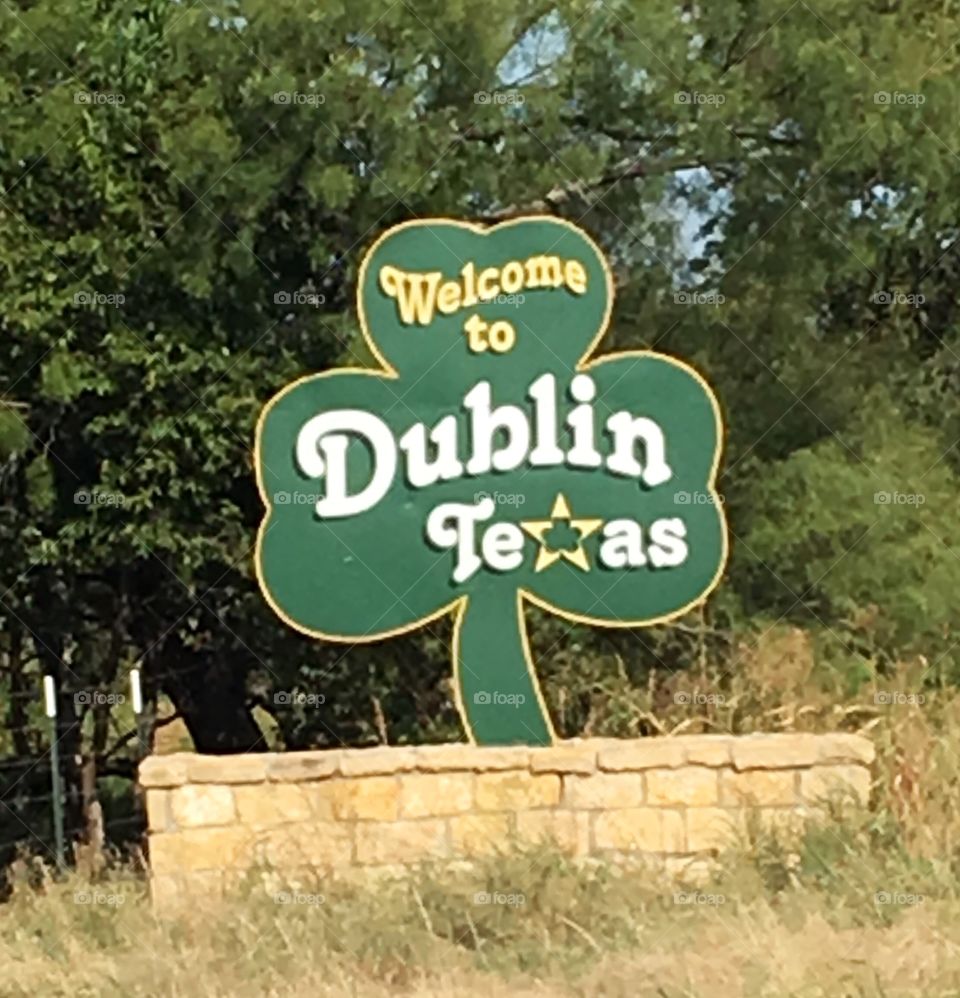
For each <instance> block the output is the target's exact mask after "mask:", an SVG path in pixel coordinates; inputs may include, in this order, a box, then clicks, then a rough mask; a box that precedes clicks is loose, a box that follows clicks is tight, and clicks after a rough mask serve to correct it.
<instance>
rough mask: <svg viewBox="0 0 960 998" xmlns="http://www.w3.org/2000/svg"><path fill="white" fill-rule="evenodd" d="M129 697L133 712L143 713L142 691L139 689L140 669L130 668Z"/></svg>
mask: <svg viewBox="0 0 960 998" xmlns="http://www.w3.org/2000/svg"><path fill="white" fill-rule="evenodd" d="M130 699H131V701H132V703H133V712H134V714H142V713H143V693H142V692H141V690H140V670H139V669H131V670H130Z"/></svg>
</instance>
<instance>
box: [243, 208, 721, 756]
mask: <svg viewBox="0 0 960 998" xmlns="http://www.w3.org/2000/svg"><path fill="white" fill-rule="evenodd" d="M612 304H613V281H612V278H611V275H610V271H609V269H608V267H607V264H606V260H605V259H604V257H603V254H602V253H601V251H600V250H599V248H598V247H597V246H596V244H595V243H594V242H593V241H592V240H591V239H590V238H589V237H588V236H587V235H586V234H585V233H584V232H582V231H581V230H580V229H578V228H576V227H575V226H573V225H571V224H569V223H567V222H564V221H562V220H560V219H556V218H550V217H529V218H521V219H517V220H514V221H510V222H506V223H503V224H501V225H496V226H493V227H492V228H483V227H481V226H478V225H472V224H467V223H465V222H457V221H452V220H446V219H431V220H422V221H421V220H417V221H412V222H407V223H405V224H403V225H399V226H397V227H396V228H393V229H391V230H390V231H388V232H387V233H385V234H384V235H383V236H382V237H381V238H380V239H379V240H377V242H376V243H375V244H374V246H373V247H372V248H371V250H370V251H369V253H368V254H367V256H366V258H365V259H364V261H363V264H362V266H361V268H360V277H359V289H358V292H357V305H358V310H359V317H360V324H361V327H362V329H363V335H364V336H365V337H366V339H367V342H368V343H369V346H370V349H371V350H372V351H373V353H374V355H375V356H376V358H377V360H378V361H379V363H380V369H379V370H365V369H361V368H345V369H343V370H334V371H326V372H324V373H322V374H314V375H310V376H308V377H305V378H302V379H300V380H299V381H296V382H294V383H293V384H291V385H288V386H287V387H286V388H285V389H284V390H283V391H281V392H280V393H279V394H278V395H276V396H275V397H274V398H273V399H271V400H270V402H269V403H268V404H267V406H266V407H265V409H264V410H263V413H262V415H261V417H260V422H259V425H258V427H257V440H256V470H257V479H258V483H259V486H260V492H261V494H262V496H263V501H264V504H265V505H266V508H267V513H266V516H265V518H264V520H263V524H262V525H261V528H260V533H259V536H258V541H257V553H256V567H257V574H258V577H259V579H260V584H261V586H262V588H263V591H264V593H265V595H266V598H267V600H268V601H269V603H270V605H271V606H272V607H273V608H274V609H275V610H276V612H277V613H278V614H279V615H280V616H281V617H282V618H283V619H284V620H285V621H286V622H287V623H288V624H290V625H291V626H292V627H295V628H297V629H298V630H301V631H303V632H305V633H306V634H310V635H314V636H316V637H320V638H324V639H327V640H332V641H344V642H350V643H354V642H360V641H374V640H378V639H381V638H386V637H389V636H391V635H395V634H402V633H403V632H405V631H409V630H411V629H413V628H417V627H426V626H429V625H430V622H431V621H434V620H436V619H437V618H438V617H440V616H442V615H443V614H447V613H452V614H454V615H455V628H454V640H453V648H452V650H451V655H452V658H453V668H454V673H455V678H456V682H455V687H456V690H457V696H458V705H459V708H460V713H461V716H462V717H463V721H464V724H465V726H466V728H467V731H468V732H469V733H470V735H471V737H472V739H473V740H475V741H476V742H479V743H481V744H510V743H527V744H535V745H540V744H546V743H549V742H550V741H551V740H552V737H553V733H552V727H551V724H550V719H549V717H548V715H547V711H546V709H545V707H544V703H543V699H542V697H541V695H540V690H539V687H538V684H537V679H536V674H535V672H534V667H533V663H532V661H531V654H530V647H529V643H528V640H527V632H526V625H525V623H524V605H525V604H526V603H534V604H536V605H538V606H541V607H544V608H546V609H547V610H549V611H551V612H553V613H557V614H560V615H561V616H562V617H565V618H567V619H568V620H571V621H579V622H582V623H587V624H600V625H603V626H607V627H624V626H629V627H637V626H642V625H648V624H654V623H658V622H661V621H665V620H668V619H670V618H671V617H675V616H677V615H678V614H681V613H684V612H685V611H686V610H688V609H689V608H690V607H691V606H693V605H694V604H696V603H698V602H699V601H701V600H703V599H704V597H705V596H706V595H707V594H708V593H709V592H710V591H711V590H712V589H713V587H714V586H715V585H716V583H717V581H718V580H719V577H720V574H721V573H722V571H723V567H724V563H725V560H726V553H727V537H726V526H725V521H724V516H723V509H722V506H721V504H720V502H719V497H718V496H717V493H716V491H715V488H714V480H715V476H716V472H717V463H718V460H719V453H720V446H721V437H722V424H721V418H720V411H719V408H718V406H717V403H716V400H715V398H714V396H713V394H712V392H711V391H710V388H709V386H708V385H707V384H706V382H705V381H704V380H703V378H701V377H700V375H699V374H697V372H696V371H694V370H693V369H691V368H690V367H688V366H687V365H685V364H683V363H681V362H680V361H678V360H674V359H673V358H672V357H667V356H664V355H661V354H657V353H652V352H649V351H634V352H628V353H619V354H610V355H607V356H600V357H594V356H593V351H594V349H595V348H596V346H597V344H598V343H599V341H600V339H601V337H602V336H603V334H604V332H605V331H606V328H607V324H608V321H609V318H610V311H611V307H612Z"/></svg>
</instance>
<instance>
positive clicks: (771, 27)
mask: <svg viewBox="0 0 960 998" xmlns="http://www.w3.org/2000/svg"><path fill="white" fill-rule="evenodd" d="M2 16H3V23H4V32H3V34H2V36H0V52H2V63H0V65H2V67H3V68H2V70H0V73H2V76H0V81H2V83H0V86H2V101H0V150H2V157H0V171H2V187H3V195H2V197H3V200H2V205H3V212H2V215H0V269H2V273H3V281H2V284H0V394H2V396H3V397H4V398H7V399H16V400H17V401H18V402H21V403H23V405H24V406H25V407H24V408H21V407H11V406H10V405H9V404H6V405H4V407H3V408H2V410H0V448H2V454H3V456H2V457H0V461H2V466H0V482H2V490H3V491H2V496H3V505H2V512H0V565H2V566H3V575H2V583H0V630H2V633H3V635H4V639H3V642H2V644H0V669H2V676H3V679H2V682H3V683H4V685H5V686H6V688H8V689H10V688H18V689H19V688H22V687H23V686H24V683H25V682H26V681H27V679H26V677H32V676H33V674H34V672H33V670H35V669H36V668H37V661H36V660H37V659H39V660H40V661H41V663H42V667H43V668H46V669H55V670H58V671H59V672H60V673H61V678H62V680H63V689H64V691H65V692H64V703H63V711H62V712H61V725H62V732H61V733H62V735H63V737H64V739H65V745H66V748H67V752H66V756H67V757H68V758H75V757H78V756H83V755H89V754H90V753H93V755H94V756H97V757H98V758H99V759H100V761H101V763H102V764H103V765H104V766H108V764H110V760H109V759H108V758H107V756H108V755H109V754H110V748H111V745H112V742H111V739H110V738H109V737H105V736H104V731H105V730H107V731H109V724H107V725H106V726H105V724H104V723H103V718H102V717H101V721H100V723H98V724H97V725H94V726H93V728H90V729H89V731H88V726H89V725H90V723H91V722H89V721H86V720H85V717H86V715H87V714H89V713H91V712H92V713H94V714H95V713H96V710H97V709H96V708H93V709H92V711H91V710H90V709H88V708H86V707H84V706H83V705H80V710H79V714H78V715H76V716H74V708H73V706H72V704H73V701H72V693H73V691H76V690H80V689H88V688H97V689H100V688H104V687H106V686H109V685H110V684H115V683H118V682H120V681H121V677H122V674H123V672H124V670H125V668H126V666H127V665H128V664H129V663H130V662H132V661H136V660H141V659H142V660H143V662H144V675H145V677H146V679H147V681H148V683H149V689H148V692H149V695H150V697H151V698H153V697H155V696H156V695H157V693H158V692H161V691H162V692H163V693H165V694H166V695H168V696H169V697H170V698H171V699H172V701H173V702H174V703H175V704H176V706H177V709H178V710H179V712H180V713H181V714H182V715H183V717H184V718H185V720H186V722H187V724H188V725H189V727H190V730H191V733H192V735H193V738H194V740H195V742H196V743H197V745H199V746H201V747H203V748H204V749H205V750H208V751H236V750H243V749H251V748H257V747H259V746H261V745H262V737H261V732H260V730H259V728H258V726H257V724H256V721H255V718H254V715H253V709H254V706H255V705H256V704H257V703H259V704H260V705H262V706H265V707H266V708H267V709H268V710H269V711H270V712H271V713H273V714H274V715H275V716H276V718H277V721H278V724H279V727H280V732H281V735H282V737H283V738H284V739H285V741H286V743H287V744H296V745H303V744H311V743H317V742H319V743H337V742H338V741H340V740H341V739H345V740H348V741H351V742H363V741H365V740H372V739H377V738H383V737H387V738H390V739H391V740H397V739H401V738H450V737H456V736H457V733H458V729H457V724H456V720H455V713H454V712H453V710H452V705H451V701H450V697H449V690H448V689H447V688H446V687H444V686H443V685H442V684H441V677H442V675H443V670H444V665H443V663H444V661H445V659H446V658H447V654H446V653H443V654H440V653H439V648H438V645H439V644H440V643H444V642H446V641H448V640H449V635H448V634H446V633H444V632H440V631H434V633H433V634H428V635H426V636H425V637H424V638H423V639H420V640H414V639H410V640H407V641H405V642H396V643H393V644H391V645H384V646H382V647H380V648H366V649H353V650H349V649H348V650H347V651H346V652H344V650H343V649H338V648H334V647H330V646H325V645H320V644H317V643H314V642H311V641H309V640H308V639H306V638H302V637H300V636H298V635H295V634H292V633H290V632H288V631H286V630H285V629H284V628H283V626H282V625H281V624H280V623H279V622H277V621H275V620H274V619H272V617H271V614H270V612H269V611H268V609H267V608H266V607H265V606H264V605H263V603H262V601H261V599H260V598H259V595H258V594H257V593H256V591H255V588H254V583H253V580H252V573H251V545H252V543H253V538H254V534H255V529H256V524H257V521H258V519H259V517H260V513H261V510H260V508H259V502H258V498H257V496H256V491H255V487H254V482H253V476H252V469H251V462H250V456H249V451H250V446H251V442H252V435H253V426H254V421H255V419H256V415H257V412H258V410H259V408H260V406H261V405H262V403H263V402H264V401H265V400H266V399H267V398H269V397H270V396H271V395H272V394H274V393H275V392H276V390H277V389H279V388H280V387H282V386H283V385H284V384H285V383H287V382H288V381H289V380H291V379H292V378H293V377H295V376H297V375H300V374H303V373H306V372H312V371H319V370H323V369H325V368H327V367H329V366H331V365H334V364H336V363H341V362H344V361H351V362H354V363H357V362H358V360H359V362H365V361H368V360H369V358H368V357H366V356H365V355H364V354H363V348H362V346H361V342H360V338H359V333H358V329H357V324H356V319H355V315H354V312H353V295H354V291H355V283H356V268H357V265H358V262H359V260H360V258H361V256H362V251H363V250H364V248H365V247H366V246H367V245H369V244H370V243H371V242H372V241H373V239H374V238H375V237H376V236H377V235H378V234H379V233H380V232H381V231H382V230H383V229H384V228H386V227H387V226H388V225H390V224H393V223H395V222H398V221H401V220H403V219H406V218H411V217H426V216H438V215H451V216H456V217H465V218H470V219H473V220H483V219H488V220H490V219H497V218H502V217H506V216H509V215H510V214H512V213H516V212H517V211H520V210H528V209H530V208H533V209H535V210H543V211H546V212H549V213H558V214H562V215H564V216H566V217H569V218H571V219H574V220H577V221H579V223H580V224H582V225H583V226H585V227H586V228H587V229H588V230H589V231H591V232H592V234H593V235H594V236H595V238H596V239H597V241H598V242H599V243H600V244H601V245H602V246H603V247H604V248H605V249H606V251H607V252H608V253H609V254H610V255H611V257H612V258H613V260H614V261H615V264H616V270H617V278H618V288H617V293H618V299H617V306H616V311H615V314H614V321H613V323H612V333H611V335H610V337H609V338H608V342H607V343H605V344H603V345H602V347H601V349H613V348H617V349H622V348H629V347H640V346H645V345H656V346H657V348H658V349H661V350H665V351H666V352H671V353H676V354H678V355H680V356H682V357H684V358H687V359H689V360H691V361H692V362H693V363H694V364H696V365H697V366H699V367H700V368H701V370H702V371H703V372H704V373H705V374H706V376H707V377H708V379H709V380H710V381H711V382H712V384H713V385H714V387H715V389H716V391H717V395H718V397H719V398H720V400H721V403H722V404H723V405H724V406H725V408H726V416H727V423H728V427H729V437H728V441H727V448H726V457H725V462H724V465H723V467H724V469H725V472H724V477H723V479H722V480H721V482H720V491H721V492H723V493H724V494H725V496H726V500H727V505H728V512H729V515H730V518H731V523H732V528H733V555H732V561H731V564H730V569H729V575H728V579H727V580H726V583H725V585H723V586H721V589H720V590H719V592H718V594H717V596H716V598H715V600H714V601H713V603H712V604H711V608H710V609H709V611H708V614H707V617H706V618H705V619H706V623H707V624H708V625H711V626H712V630H719V631H729V630H730V629H742V628H745V627H748V626H750V625H752V624H755V623H757V622H762V621H765V620H766V621H769V620H773V619H776V618H777V617H780V616H783V617H785V618H787V619H791V620H794V621H796V622H798V623H802V624H804V625H805V626H810V627H812V628H816V629H819V630H824V631H825V632H826V633H833V634H835V635H837V636H838V639H839V641H840V643H841V645H842V646H843V648H844V649H846V651H845V654H847V655H851V656H853V657H854V658H856V659H857V661H859V662H860V663H861V665H864V666H865V667H866V666H869V667H870V668H873V667H874V666H876V664H877V663H880V664H882V662H883V661H885V660H888V659H892V658H894V657H896V656H897V655H900V654H906V653H914V652H916V651H917V649H923V650H924V653H925V654H927V656H928V658H929V659H930V661H931V663H934V662H936V663H937V666H936V667H937V671H941V670H943V671H944V672H949V671H951V670H953V671H955V669H956V662H955V653H954V651H953V650H952V644H953V637H952V635H953V624H952V621H951V619H950V612H949V608H948V606H947V602H946V600H945V599H944V597H943V592H944V591H949V589H952V588H953V585H954V583H955V582H956V578H955V572H956V565H957V559H956V557H955V555H954V551H955V549H956V543H957V537H956V533H957V527H956V525H955V522H954V517H952V516H951V515H950V514H951V507H950V498H951V497H952V496H953V495H954V494H955V488H956V480H955V474H956V456H957V451H956V448H954V447H952V444H953V443H954V442H955V439H956V436H957V435H958V427H960V420H958V411H957V407H956V403H955V398H956V382H957V361H956V357H957V353H958V349H957V342H956V340H957V334H956V331H955V330H954V328H953V327H954V322H953V320H954V317H955V314H956V308H957V302H956V294H955V291H954V290H953V287H954V283H955V282H954V281H953V277H954V276H955V274H954V272H955V267H956V264H955V259H956V258H955V244H956V239H957V223H956V219H955V217H954V216H955V207H954V205H955V202H956V197H955V193H956V188H957V184H958V181H957V172H956V168H955V160H956V156H955V153H954V151H953V150H955V149H957V148H958V147H960V136H958V135H957V129H958V125H957V123H956V116H955V108H956V97H957V87H958V86H960V84H958V83H957V79H958V77H957V74H956V61H957V56H956V52H955V50H954V47H953V45H952V37H953V33H954V29H955V23H954V18H953V15H952V14H951V13H950V12H949V11H948V10H946V9H944V8H942V7H937V6H932V5H929V4H925V3H920V2H919V0H911V2H907V3H901V4H898V5H892V6H891V5H886V4H884V5H869V4H868V5H866V6H864V5H862V4H856V3H854V2H852V0H834V2H831V3H828V4H826V6H824V5H823V4H820V5H818V8H817V10H816V11H814V10H813V9H812V8H810V7H809V6H807V5H805V4H793V3H790V2H788V0H774V2H773V3H770V4H765V5H760V6H758V5H756V4H754V3H750V2H746V0H743V2H737V3H727V4H713V5H691V4H682V5H679V6H677V5H675V4H672V3H670V4H662V3H648V4H643V5H637V4H630V3H626V2H620V0H614V2H610V3H606V4H602V5H593V4H588V3H585V2H582V0H565V2H559V3H550V4H542V3H539V2H537V3H520V4H517V3H515V2H510V3H508V2H506V0H492V2H490V0H484V2H483V3H481V2H479V0H458V2H453V3H450V2H445V3H434V2H424V3H419V4H417V5H416V7H414V6H413V5H408V4H397V5H394V6H392V7H387V8H384V6H383V5H382V4H378V3H374V2H372V0H356V2H351V3H350V4H340V3H327V4H324V5H323V6H322V7H321V8H317V9H312V8H311V9H309V10H307V9H305V8H304V7H303V5H302V4H297V3H294V2H293V0H280V2H279V3H278V2H273V3H269V4H268V3H262V2H259V0H249V2H244V3H236V2H233V0H226V2H218V3H214V4H210V5H198V6H194V7H190V6H188V5H178V4H170V3H166V2H160V0H136V2H129V0H127V2H112V3H107V4H105V3H96V2H93V0H73V2H71V3H70V4H68V5H67V6H64V5H63V4H62V3H56V4H55V3H53V2H51V0H38V2H30V3H26V2H17V3H14V4H13V5H7V6H6V8H5V10H4V12H3V15H2ZM921 101H922V102H921ZM910 296H913V297H912V298H911V297H910ZM905 454H908V455H910V458H909V460H906V459H905V458H904V455H905ZM928 458H929V461H930V466H929V467H930V470H929V472H928V471H925V470H923V468H922V467H921V466H922V465H923V463H924V461H926V460H927V459H928ZM931 482H932V483H933V484H932V485H931V484H929V483H931ZM928 488H929V489H930V492H931V496H934V495H935V496H936V498H937V501H936V502H934V501H933V499H932V498H931V500H930V501H928V502H926V503H925V504H924V505H923V506H919V505H917V504H916V503H914V505H907V504H899V503H891V504H890V508H887V509H881V508H880V506H879V505H876V504H874V494H875V493H877V492H881V491H887V492H890V493H897V494H904V495H917V494H926V490H927V489H928ZM891 515H892V516H894V517H896V523H895V524H894V522H893V520H888V519H883V518H884V517H889V516H891ZM874 516H876V517H877V519H876V520H874ZM875 543H881V544H882V547H880V548H876V547H874V544H875ZM878 559H882V564H884V565H885V566H893V565H894V564H899V565H903V566H909V569H908V570H904V571H895V570H893V568H892V567H889V568H888V569H887V570H884V571H882V572H876V571H874V570H873V569H874V567H875V565H876V564H877V561H878ZM771 580H774V582H775V583H776V584H771ZM871 608H873V609H871ZM695 623H696V622H695ZM536 627H537V633H538V637H537V639H536V641H535V644H536V646H537V648H538V650H539V653H540V654H541V656H543V658H544V662H543V669H544V671H546V672H550V671H551V670H552V669H553V670H554V671H555V674H556V676H557V677H560V676H562V677H563V683H561V682H559V681H555V682H554V684H553V686H552V687H551V688H550V689H549V690H548V699H549V701H550V703H551V706H552V707H553V708H554V710H555V711H557V712H559V711H560V703H561V700H563V702H564V704H566V706H565V707H564V708H563V714H564V718H565V720H564V730H565V732H566V733H572V732H573V731H576V730H577V729H578V726H579V725H581V724H582V723H583V721H584V717H585V716H586V713H587V712H588V710H589V703H590V696H591V693H590V688H591V683H593V682H595V680H596V679H597V676H598V675H599V674H600V673H599V672H598V670H599V669H600V668H601V667H600V666H599V665H597V664H596V663H599V662H603V661H606V659H605V658H604V656H605V655H608V654H611V653H615V654H616V655H617V656H619V657H620V658H621V660H623V661H624V662H625V664H626V670H627V675H628V678H629V679H630V681H631V682H633V681H639V680H640V679H641V678H642V677H643V675H644V673H645V670H646V669H648V668H649V667H650V666H652V665H656V664H657V663H658V662H659V661H667V662H670V663H677V662H683V661H685V660H688V659H689V657H690V655H691V649H692V648H693V642H696V641H698V640H700V639H699V638H697V637H696V636H695V635H696V634H698V633H699V634H703V633H706V631H698V630H697V627H695V626H691V627H690V628H664V629H661V630H657V631H654V632H653V633H652V634H646V635H638V634H633V635H629V634H628V635H621V636H605V635H603V636H601V635H596V634H594V633H593V632H590V631H589V630H585V629H577V630H576V631H575V633H574V634H572V635H571V634H569V632H568V631H567V629H566V627H565V625H564V626H563V627H561V628H560V629H557V627H556V625H554V624H550V623H548V622H543V621H539V619H538V621H537V624H536ZM865 628H866V630H865ZM688 632H689V633H688ZM571 643H575V645H576V647H578V648H579V649H580V650H581V651H580V654H579V658H578V665H577V666H576V668H570V667H568V665H566V664H563V663H565V662H567V659H566V657H565V656H566V654H567V652H566V651H565V649H567V648H569V647H572V646H573V645H572V644H571ZM718 647H719V646H718ZM18 648H20V649H21V650H20V651H17V650H16V649H18ZM411 660H413V661H414V667H413V668H410V667H409V663H410V662H411ZM604 668H605V666H604ZM29 682H30V683H33V682H34V680H33V679H32V678H30V680H29ZM18 684H19V685H18ZM295 684H300V685H301V686H303V685H304V684H308V685H312V686H317V685H319V686H321V687H322V688H323V690H324V691H325V693H326V694H327V704H328V706H327V707H325V708H324V710H323V711H319V712H315V713H314V715H312V716H306V715H303V714H302V713H300V714H298V713H297V712H296V711H295V710H288V709H282V708H281V707H279V706H278V705H277V704H275V703H274V702H273V698H272V693H273V692H274V691H275V690H277V689H289V688H291V687H292V686H294V685H295ZM564 684H565V688H564ZM571 684H572V685H571ZM577 684H580V685H577ZM214 690H215V691H216V695H211V694H212V691H214ZM571 698H572V700H573V701H574V702H576V703H579V706H577V707H576V708H575V709H571V708H570V707H569V704H570V702H571ZM9 703H10V704H11V705H12V703H13V700H10V701H9ZM15 710H16V709H15V708H14V707H13V706H8V708H7V717H8V722H7V723H8V724H12V725H14V726H17V725H21V726H22V723H23V722H22V720H18V719H17V715H16V713H15ZM618 723H619V722H618ZM634 723H635V722H633V721H631V722H629V724H628V728H629V725H631V724H634ZM81 732H83V736H82V737H81ZM125 750H126V746H125V747H124V748H123V749H122V750H121V751H120V752H119V758H117V759H116V760H114V762H115V763H116V765H117V766H118V767H119V768H120V769H123V768H124V766H123V765H120V763H121V762H124V751H125ZM117 754H118V753H114V755H117ZM71 765H72V764H71ZM125 767H126V769H127V771H129V769H130V766H129V759H126V762H125ZM78 779H79V777H78V776H77V775H76V774H75V773H74V774H73V775H72V776H71V785H76V784H77V782H78Z"/></svg>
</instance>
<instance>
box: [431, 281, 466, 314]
mask: <svg viewBox="0 0 960 998" xmlns="http://www.w3.org/2000/svg"><path fill="white" fill-rule="evenodd" d="M459 307H460V284H459V283H458V282H457V281H447V282H446V283H444V284H441V285H440V294H438V295H437V308H438V309H439V310H440V311H441V312H443V314H444V315H451V314H452V313H453V312H456V310H457V309H458V308H459Z"/></svg>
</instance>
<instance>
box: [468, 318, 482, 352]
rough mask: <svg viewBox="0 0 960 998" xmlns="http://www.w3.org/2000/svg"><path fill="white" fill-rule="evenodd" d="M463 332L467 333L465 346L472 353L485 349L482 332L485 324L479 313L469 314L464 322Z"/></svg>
mask: <svg viewBox="0 0 960 998" xmlns="http://www.w3.org/2000/svg"><path fill="white" fill-rule="evenodd" d="M463 329H464V332H465V333H466V334H467V346H468V347H469V349H470V350H471V352H473V353H483V352H484V351H485V350H486V349H487V341H486V338H485V337H484V335H483V334H484V333H485V332H486V329H487V324H486V323H485V322H484V321H483V319H481V318H480V316H479V315H471V316H470V318H469V319H467V321H466V322H465V323H464V326H463Z"/></svg>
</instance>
